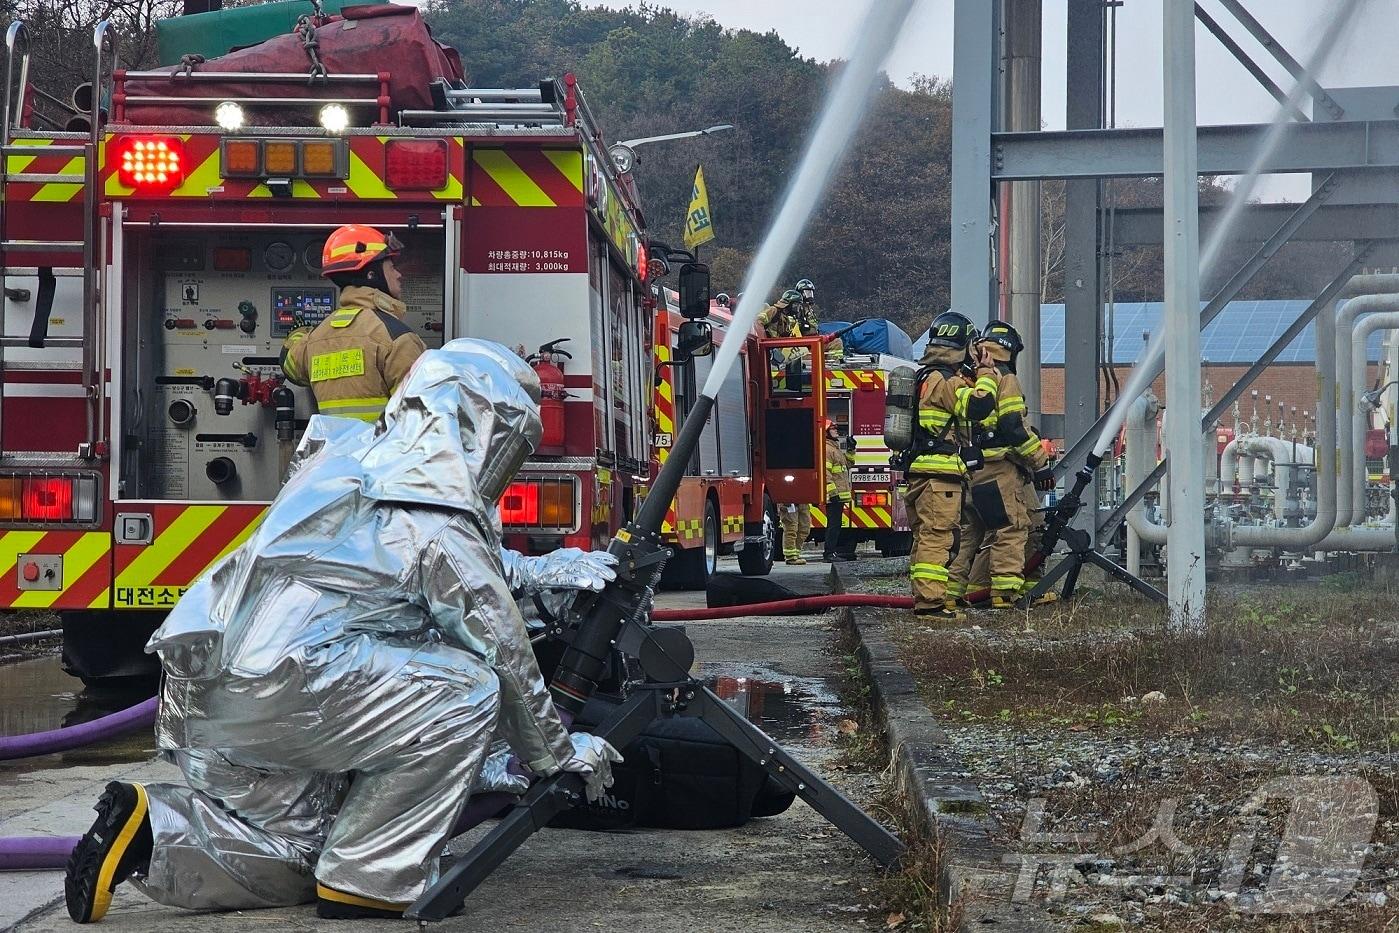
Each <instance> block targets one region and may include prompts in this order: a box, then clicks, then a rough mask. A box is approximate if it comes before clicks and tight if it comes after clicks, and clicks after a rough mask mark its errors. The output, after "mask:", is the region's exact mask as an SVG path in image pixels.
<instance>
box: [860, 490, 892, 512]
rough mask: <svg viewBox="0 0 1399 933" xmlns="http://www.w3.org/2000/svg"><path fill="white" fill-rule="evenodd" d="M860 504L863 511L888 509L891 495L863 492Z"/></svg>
mask: <svg viewBox="0 0 1399 933" xmlns="http://www.w3.org/2000/svg"><path fill="white" fill-rule="evenodd" d="M859 503H860V508H862V509H884V508H888V507H889V494H888V493H887V492H862V493H860V495H859Z"/></svg>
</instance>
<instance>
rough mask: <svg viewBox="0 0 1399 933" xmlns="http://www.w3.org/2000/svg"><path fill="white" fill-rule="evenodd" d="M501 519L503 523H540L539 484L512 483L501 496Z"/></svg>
mask: <svg viewBox="0 0 1399 933" xmlns="http://www.w3.org/2000/svg"><path fill="white" fill-rule="evenodd" d="M500 521H501V524H503V525H536V524H538V523H539V486H538V485H536V484H534V483H511V484H510V485H509V486H507V487H505V494H504V495H502V496H501V497H500Z"/></svg>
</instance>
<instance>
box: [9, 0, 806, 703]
mask: <svg viewBox="0 0 1399 933" xmlns="http://www.w3.org/2000/svg"><path fill="white" fill-rule="evenodd" d="M233 12H237V11H233ZM201 15H212V14H201ZM222 15H226V14H222ZM311 26H312V27H313V28H314V30H315V35H314V38H315V39H316V40H317V43H316V45H315V47H314V48H311V49H310V50H309V51H308V50H307V49H308V46H307V45H306V43H305V42H304V39H305V36H304V34H303V35H299V36H297V37H295V39H296V41H294V42H293V43H292V44H290V45H287V43H286V42H284V41H283V40H285V39H286V37H285V36H282V37H276V38H273V39H271V40H269V42H268V43H267V48H268V49H269V50H271V52H272V53H275V54H264V55H262V59H261V61H259V60H258V58H257V56H258V55H259V54H260V53H259V49H258V47H257V46H254V47H253V48H252V49H245V50H240V51H238V52H234V53H232V54H231V55H229V56H225V57H223V58H222V59H217V58H215V59H210V60H209V61H208V62H206V63H200V64H190V65H188V66H186V67H175V68H169V69H165V70H162V71H157V72H144V73H137V72H128V71H122V70H120V69H115V70H112V71H110V72H109V73H106V72H104V71H103V65H104V64H107V65H110V63H111V61H112V57H113V56H112V52H111V50H112V47H113V40H112V37H111V36H110V34H109V32H108V31H107V30H106V28H105V26H99V27H98V30H97V33H96V44H97V49H98V53H99V55H98V58H99V63H98V73H97V75H96V80H95V81H94V83H93V86H92V88H90V89H89V90H90V91H93V92H92V93H88V94H87V95H86V100H87V101H88V102H89V107H90V109H89V110H88V111H87V112H86V113H85V114H81V115H80V118H85V119H86V120H87V121H88V122H89V124H90V125H89V127H88V128H87V129H86V130H85V131H81V132H79V131H63V130H46V129H38V128H36V127H37V126H38V125H39V120H38V117H37V116H36V115H35V108H34V107H33V106H32V105H33V104H34V102H35V100H36V98H37V96H39V94H38V91H37V89H35V88H33V87H30V86H27V85H26V83H25V81H24V76H25V75H26V74H27V73H28V71H27V64H28V60H27V59H28V55H27V38H26V36H25V33H24V28H23V26H22V25H20V24H18V23H16V24H14V25H12V26H11V27H10V33H9V36H8V40H9V47H10V49H11V50H12V55H11V59H12V60H11V61H9V63H8V64H9V67H10V69H11V71H10V72H7V74H11V73H15V74H18V75H20V76H21V77H20V86H18V87H15V88H12V89H11V93H10V96H9V97H7V98H6V101H7V102H6V105H5V110H4V129H3V132H0V152H2V153H3V158H4V159H5V172H4V177H3V185H4V190H3V206H4V212H3V215H0V240H2V241H3V260H2V262H3V268H0V285H3V286H4V295H5V331H4V336H3V359H0V363H3V373H4V377H3V386H2V388H3V404H2V405H0V419H3V420H2V421H0V607H6V608H34V609H48V610H58V611H60V612H61V614H62V618H63V625H64V630H65V659H66V662H67V667H68V669H69V670H70V671H71V672H73V673H75V674H78V675H80V676H83V677H84V678H85V679H88V680H93V679H107V678H115V677H121V676H130V675H135V674H142V673H145V672H146V671H148V670H149V668H148V667H147V666H146V665H148V663H149V662H148V659H145V658H144V656H143V655H142V653H141V647H142V646H143V644H144V642H145V639H146V637H147V636H148V634H149V632H150V631H151V630H152V627H153V626H154V625H155V624H157V623H158V621H159V619H160V618H161V617H163V614H164V613H165V612H166V611H168V609H169V607H171V606H172V605H174V603H175V602H176V600H178V599H179V598H180V596H181V594H182V593H183V592H184V590H185V589H186V588H187V587H188V586H189V584H190V583H191V582H192V581H193V580H194V579H195V578H196V577H198V576H199V574H200V573H201V572H203V571H204V570H205V569H206V568H208V567H210V566H211V565H212V564H213V563H214V562H216V561H217V560H218V559H219V558H220V557H222V556H223V555H225V554H227V553H228V552H230V551H231V550H232V549H234V548H235V547H237V546H238V545H239V544H240V543H241V542H243V541H244V540H246V539H247V538H248V536H249V535H250V534H251V533H252V532H253V530H254V529H255V527H256V526H257V523H258V521H259V520H260V518H261V516H262V514H263V511H264V509H265V506H266V503H267V502H268V501H269V500H271V499H272V498H273V497H274V496H275V495H276V493H277V491H278V489H279V488H280V484H281V479H282V475H283V467H284V466H285V463H286V461H287V458H288V457H289V456H290V453H291V451H292V450H293V449H294V447H295V444H296V440H297V437H298V434H299V431H300V429H301V428H302V427H303V426H304V425H305V422H306V419H307V418H308V417H309V416H310V415H311V413H312V412H313V400H312V399H311V397H310V394H309V393H308V392H306V391H304V390H301V389H295V391H294V393H293V395H292V396H291V399H293V401H292V402H291V404H288V396H287V394H286V391H285V390H286V389H288V388H294V387H291V386H288V385H286V384H285V383H284V381H283V377H282V373H281V371H280V368H279V365H278V353H279V349H280V346H281V342H282V339H283V337H284V336H285V335H286V334H287V333H288V332H289V331H290V329H291V328H292V327H293V326H295V325H296V323H297V322H300V321H309V322H315V321H318V320H320V319H321V318H323V317H324V316H325V315H327V314H328V313H330V312H331V311H332V310H333V309H334V308H335V307H336V294H335V291H334V289H333V288H332V287H330V285H329V283H328V282H327V281H326V280H324V279H323V278H321V276H320V274H319V262H320V255H321V245H322V243H323V241H324V239H325V236H326V235H327V233H328V232H329V231H330V230H332V229H334V228H335V227H337V226H339V225H341V224H344V223H348V222H351V221H353V222H358V223H366V224H372V225H374V226H376V227H379V228H381V229H389V230H393V231H394V232H395V233H396V234H397V235H398V237H399V238H400V239H401V240H403V241H404V243H405V244H406V250H405V253H404V258H403V261H402V262H401V263H400V265H401V267H402V268H403V271H404V273H405V285H404V300H405V302H406V304H407V305H408V313H407V318H406V320H407V323H408V324H410V326H412V327H413V328H414V329H415V330H416V331H417V332H418V333H419V335H420V336H421V337H422V338H423V340H424V341H425V342H426V343H427V344H428V345H429V346H436V345H440V344H441V343H442V341H443V340H444V339H451V338H452V337H455V336H472V337H484V338H489V339H493V340H497V341H500V342H501V343H504V344H506V345H508V346H512V347H516V348H518V349H519V350H520V351H521V352H522V353H523V354H530V353H532V352H533V353H534V356H535V358H536V360H537V368H538V369H539V371H540V372H541V376H542V377H543V378H542V381H543V382H545V383H546V387H545V388H546V391H545V394H546V400H545V408H546V411H545V420H546V422H547V423H548V425H549V429H548V432H547V436H546V438H545V443H544V445H542V446H541V450H540V451H539V453H538V455H537V456H536V457H535V458H533V459H532V460H531V461H530V463H529V464H528V465H527V466H526V468H525V469H524V470H523V471H522V472H521V474H520V476H519V477H518V481H517V482H516V483H515V484H514V485H513V486H511V487H510V489H509V490H508V491H507V493H506V495H505V496H504V497H503V498H502V501H501V503H500V508H501V517H502V521H503V524H504V526H505V528H506V531H507V535H508V543H509V544H510V545H511V546H514V547H517V548H519V549H521V550H527V551H532V552H536V553H538V552H541V551H546V550H549V549H552V548H555V547H558V546H561V545H576V546H579V547H598V546H602V545H603V544H604V543H605V542H606V540H607V538H608V537H609V535H610V534H611V533H612V531H613V530H615V529H616V528H618V527H620V525H621V524H622V522H623V521H625V519H626V517H627V516H628V515H629V514H630V513H631V511H632V510H633V509H634V507H635V506H636V504H637V503H639V501H640V500H641V497H643V496H644V495H645V491H646V485H647V483H648V482H649V480H650V477H651V476H652V475H653V471H654V470H655V469H656V466H657V462H658V460H659V459H661V458H662V457H663V453H664V449H665V445H664V444H658V443H657V442H658V441H665V439H666V437H667V435H668V433H669V432H670V431H672V430H673V429H674V428H678V426H679V419H681V418H683V412H684V410H685V406H684V399H685V397H686V393H687V392H691V389H692V387H693V385H694V380H695V378H696V372H695V370H696V367H695V366H693V365H689V364H688V363H682V364H681V365H665V364H669V363H672V362H675V361H674V360H673V356H674V353H675V349H674V347H675V345H674V344H673V343H672V341H673V340H675V339H677V337H678V335H679V334H680V333H681V331H682V330H685V331H686V332H687V333H688V334H689V337H688V338H687V339H690V341H691V347H690V349H693V351H694V353H695V354H697V355H698V354H702V353H704V352H706V350H707V349H709V346H708V345H704V346H701V344H702V343H704V341H695V340H694V339H693V337H694V335H695V334H696V333H701V336H706V339H707V330H708V328H707V327H700V325H699V324H696V323H694V322H692V321H688V320H682V317H683V316H682V315H680V314H679V313H678V312H677V311H676V310H674V309H671V308H669V307H667V306H666V305H665V303H664V302H660V303H658V302H657V299H656V289H655V288H654V284H653V283H650V282H648V281H647V279H648V272H649V271H650V270H651V268H652V266H653V265H655V266H657V267H658V271H659V269H660V268H663V267H664V263H663V262H660V263H656V264H653V263H651V262H649V261H648V259H649V257H648V240H647V237H646V234H645V225H644V220H643V217H642V213H641V211H640V209H639V206H638V204H637V200H636V198H635V195H634V187H633V186H632V185H631V183H630V179H629V178H627V177H626V176H623V175H621V174H620V173H619V172H618V171H617V169H616V168H615V167H614V166H613V164H612V162H611V160H610V159H609V158H608V156H607V151H606V145H605V142H604V140H603V137H602V135H601V133H600V132H599V130H598V128H597V123H596V121H595V119H594V117H593V115H592V113H591V112H590V110H589V107H588V105H587V103H586V101H585V100H584V98H583V96H582V94H581V92H580V91H579V89H578V87H577V86H576V83H575V81H574V80H573V78H572V76H571V75H566V76H564V78H563V79H561V80H559V81H545V82H542V83H541V84H540V85H539V86H538V87H535V88H523V89H503V90H491V89H482V88H470V87H467V86H466V85H465V83H464V81H463V80H462V79H461V73H460V67H459V65H456V66H454V65H453V63H454V62H455V53H451V52H450V50H446V49H442V48H441V47H440V46H437V45H436V43H434V42H433V41H432V40H431V37H430V36H429V35H428V33H427V31H426V27H425V26H424V25H423V23H422V21H421V18H420V16H419V13H418V11H417V10H416V9H415V8H413V7H398V6H391V5H385V6H378V7H360V8H347V9H346V10H344V11H343V15H338V16H332V17H326V18H324V19H322V20H320V21H318V22H317V23H312V24H311ZM350 40H354V41H355V42H357V43H358V45H357V46H356V51H355V55H356V65H357V67H356V68H354V70H353V71H349V70H346V69H343V68H337V67H336V64H335V53H336V49H337V48H343V47H344V43H346V42H348V41H350ZM277 43H282V45H278V44H277ZM337 43H338V44H339V45H338V44H337ZM288 49H290V52H289V51H288ZM316 49H318V50H319V52H318V53H316ZM366 49H368V50H370V51H371V52H372V53H373V55H374V56H376V57H369V58H366V56H367V55H369V54H370V52H367V51H366ZM424 50H426V51H424ZM293 55H294V56H300V58H296V57H289V56H293ZM424 55H427V56H428V57H430V58H431V57H432V56H439V57H437V58H434V59H433V61H434V62H435V63H436V64H435V66H434V67H436V68H437V71H436V78H435V79H434V80H433V81H432V82H431V84H430V86H424V87H419V86H417V85H414V84H409V85H407V86H405V82H404V81H403V80H402V77H401V76H402V75H403V74H411V73H413V72H412V60H413V58H414V56H417V57H419V58H421V57H422V56H424ZM240 56H241V57H240ZM307 56H310V59H309V60H308V59H307ZM269 59H270V60H271V61H272V62H273V63H274V67H271V68H269V67H268V64H267V62H268V60H269ZM298 62H299V64H298ZM243 68H245V69H247V70H240V69H243ZM298 68H300V69H304V72H302V71H298ZM318 68H319V69H323V70H321V71H318ZM380 68H382V69H383V70H378V69H380ZM393 69H401V70H400V71H394V70H393ZM453 71H455V73H453ZM312 72H316V73H317V74H318V75H319V76H318V77H317V78H316V79H315V80H309V78H310V76H311V73H312ZM43 96H45V97H47V95H43ZM405 101H407V102H405ZM413 101H418V103H417V104H416V105H415V104H413V103H412V102H413ZM11 102H13V103H14V106H11ZM706 287H707V286H706ZM705 323H706V324H707V322H705ZM688 324H694V326H691V327H687V325H688ZM714 331H715V333H716V335H717V338H718V339H732V338H728V337H727V336H725V335H724V334H723V333H722V331H723V326H722V322H721V321H716V322H714ZM750 343H752V345H753V352H758V351H757V349H756V346H757V345H756V340H750ZM536 348H541V349H542V350H543V352H535V350H536ZM559 350H563V351H564V352H571V353H572V358H571V359H569V358H567V357H565V356H564V355H563V354H562V353H559V352H557V351H559ZM684 355H685V356H687V357H688V356H689V355H690V350H689V349H687V351H686V353H685V354H684ZM745 372H746V369H745ZM698 378H699V379H701V380H702V379H703V372H702V371H701V372H700V373H699V374H698ZM740 382H741V384H740V385H739V388H741V389H743V391H742V392H741V393H739V394H737V395H735V396H734V397H735V398H739V397H742V398H743V404H742V405H737V406H722V407H721V412H720V419H718V420H720V421H721V422H722V421H723V419H725V418H728V419H737V418H745V419H746V418H749V417H751V416H752V415H753V413H754V412H755V411H757V410H758V409H760V408H761V407H762V404H763V403H762V402H760V401H759V396H758V395H757V394H755V393H757V392H760V391H762V390H763V383H762V381H761V380H758V379H749V378H748V377H747V376H746V375H745V376H742V377H740ZM658 385H663V386H668V387H670V391H671V393H672V394H671V396H670V400H671V402H672V404H673V405H674V406H675V407H674V411H673V413H672V415H671V419H672V421H673V422H674V424H673V425H671V426H667V425H665V424H658V423H653V422H654V421H655V420H656V415H657V413H658V411H657V409H656V406H655V403H654V399H655V392H656V391H657V390H656V389H655V387H656V386H658ZM816 395H818V396H819V395H820V393H816ZM690 397H693V396H692V394H691V396H690ZM773 404H774V405H778V406H788V407H792V406H796V407H797V408H800V409H801V410H803V411H806V412H807V414H809V415H811V416H812V417H815V416H816V415H817V407H818V406H819V400H818V399H813V398H809V397H808V398H805V399H799V400H797V401H795V402H794V401H793V400H790V399H786V400H777V401H775V402H773ZM759 433H760V432H758V431H752V430H748V427H747V424H746V423H745V427H744V434H745V436H748V437H753V436H756V435H757V434H759ZM725 436H727V435H725ZM817 442H818V443H819V438H818V439H817ZM705 456H707V455H702V456H701V458H700V462H699V463H697V464H695V471H694V472H695V477H694V479H693V482H690V483H687V485H686V488H685V489H684V490H683V491H682V493H681V495H680V497H679V498H678V499H677V501H676V504H675V507H674V509H673V521H672V523H671V533H672V538H673V540H674V542H675V543H676V545H677V547H678V549H679V550H680V555H679V556H678V557H677V559H675V560H673V561H672V564H673V567H674V575H675V576H676V577H677V578H678V582H681V583H686V584H688V585H697V584H702V583H703V578H704V576H705V575H706V574H707V573H708V572H709V571H711V570H712V569H713V567H714V560H715V559H717V555H718V553H719V551H720V550H721V549H728V550H734V551H738V552H739V554H740V557H741V558H743V561H744V569H745V570H746V571H748V572H758V573H761V572H766V569H767V567H768V566H770V561H771V546H772V545H771V542H772V540H773V535H772V529H771V527H770V525H771V523H770V519H769V515H770V512H771V507H770V505H768V504H767V503H768V500H767V499H766V497H765V493H764V485H763V481H762V479H761V476H760V475H759V474H758V472H757V471H755V469H754V467H753V463H754V462H755V461H754V454H753V452H752V451H751V450H750V451H749V452H748V454H747V455H746V456H744V457H740V456H739V455H738V448H736V447H731V446H730V444H729V443H728V442H727V441H726V442H724V443H723V445H722V448H721V453H720V454H719V459H717V460H713V461H710V460H706V459H705ZM803 480H804V481H806V482H812V481H813V480H812V477H810V476H807V475H804V476H803ZM696 532H697V533H696Z"/></svg>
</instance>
